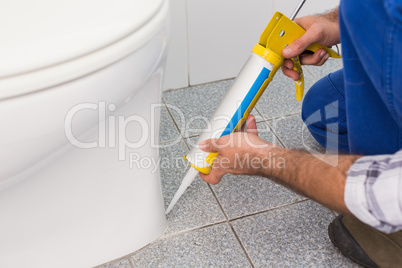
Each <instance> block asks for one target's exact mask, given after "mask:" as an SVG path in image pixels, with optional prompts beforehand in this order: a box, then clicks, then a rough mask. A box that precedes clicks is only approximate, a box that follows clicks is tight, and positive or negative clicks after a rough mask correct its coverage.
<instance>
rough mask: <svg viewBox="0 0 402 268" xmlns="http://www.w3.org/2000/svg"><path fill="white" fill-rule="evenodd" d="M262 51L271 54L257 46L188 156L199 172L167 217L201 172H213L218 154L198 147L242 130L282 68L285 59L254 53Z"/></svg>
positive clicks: (186, 182)
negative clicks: (208, 141) (201, 143)
mask: <svg viewBox="0 0 402 268" xmlns="http://www.w3.org/2000/svg"><path fill="white" fill-rule="evenodd" d="M260 47H261V48H262V50H263V52H265V54H267V53H269V52H266V51H269V50H268V49H266V48H263V47H262V46H260V45H258V44H257V45H256V47H255V48H254V49H253V52H252V53H251V55H250V57H249V59H248V60H247V62H246V64H245V65H244V67H243V68H242V70H241V71H240V73H239V75H238V76H237V78H236V79H235V81H234V83H233V85H232V87H231V88H230V89H229V91H228V92H227V93H226V95H225V97H224V98H223V100H222V102H221V103H220V105H219V107H218V108H217V109H216V111H215V113H214V115H213V116H212V118H211V120H210V122H209V126H208V127H207V128H206V129H205V130H204V131H203V132H202V134H201V135H200V136H199V138H198V140H197V143H196V145H195V146H193V148H192V149H191V151H190V152H189V153H188V154H187V155H186V156H185V158H186V160H187V161H189V162H190V164H191V166H192V167H193V168H194V169H195V170H196V171H195V170H193V169H191V168H190V170H189V171H188V173H187V175H186V176H185V177H184V179H183V181H182V184H181V185H180V188H179V190H178V191H177V192H176V194H175V196H174V197H173V200H172V202H171V203H170V205H169V207H168V209H167V210H166V214H168V213H169V212H170V210H171V209H172V208H173V206H174V204H175V203H176V202H177V200H178V199H179V198H180V196H181V195H182V194H183V193H184V191H185V190H186V188H187V187H188V186H190V184H191V183H192V181H193V180H194V179H195V177H196V176H197V174H198V171H199V172H202V173H205V174H208V173H209V171H210V169H211V166H212V164H213V162H214V159H215V157H216V155H217V153H207V152H204V151H202V150H200V149H199V146H198V145H199V143H200V142H201V141H203V140H207V139H212V138H219V137H222V136H225V135H228V134H230V133H232V132H235V131H237V130H239V129H240V128H241V126H242V125H243V123H244V122H245V120H246V119H247V117H248V115H249V114H250V112H251V110H252V109H253V108H254V106H255V104H256V103H257V101H258V99H259V98H260V96H261V94H262V93H263V92H264V90H265V88H266V87H267V85H268V83H269V82H270V81H271V80H272V77H273V76H274V75H275V72H276V71H277V69H278V68H279V67H280V65H281V64H282V59H281V58H280V57H279V56H276V55H275V54H274V53H271V54H270V56H269V57H263V56H264V55H265V54H264V55H261V56H260V55H257V54H256V53H254V52H255V49H256V48H257V51H258V52H261V48H260ZM259 54H261V53H259ZM267 58H270V59H273V60H272V61H274V63H271V62H269V61H268V60H267ZM275 63H276V64H275Z"/></svg>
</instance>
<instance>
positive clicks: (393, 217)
mask: <svg viewBox="0 0 402 268" xmlns="http://www.w3.org/2000/svg"><path fill="white" fill-rule="evenodd" d="M345 203H346V206H347V207H348V209H349V210H350V212H351V213H352V214H353V215H355V216H356V217H357V218H358V219H360V220H361V221H362V222H364V223H366V224H368V225H370V226H373V227H374V228H376V229H378V230H380V231H382V232H385V233H392V232H396V231H398V230H401V229H402V150H400V151H398V152H397V153H396V154H393V155H376V156H364V157H362V158H360V159H358V160H357V161H356V162H355V163H354V164H353V165H352V166H351V167H350V169H349V171H348V175H347V178H346V185H345Z"/></svg>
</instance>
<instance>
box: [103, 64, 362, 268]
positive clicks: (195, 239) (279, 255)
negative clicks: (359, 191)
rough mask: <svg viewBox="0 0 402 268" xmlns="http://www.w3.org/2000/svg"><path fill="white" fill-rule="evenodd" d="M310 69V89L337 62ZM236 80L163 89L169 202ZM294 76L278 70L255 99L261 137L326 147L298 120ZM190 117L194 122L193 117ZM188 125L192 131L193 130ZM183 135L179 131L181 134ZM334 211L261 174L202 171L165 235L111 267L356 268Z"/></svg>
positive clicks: (164, 172)
mask: <svg viewBox="0 0 402 268" xmlns="http://www.w3.org/2000/svg"><path fill="white" fill-rule="evenodd" d="M340 66H341V64H340V63H339V61H330V62H328V63H327V64H326V65H324V67H322V68H323V69H319V68H315V67H312V68H308V69H305V76H306V87H307V88H306V90H307V89H308V87H309V86H311V85H312V84H313V83H314V82H315V81H316V80H317V79H318V78H319V77H321V76H322V75H325V74H327V73H329V72H331V71H335V70H337V69H338V68H340ZM232 82H233V80H226V81H220V82H215V83H210V84H205V85H200V86H194V87H189V88H184V89H178V90H172V91H168V92H165V93H164V94H163V100H164V104H165V105H166V106H167V109H164V110H163V109H162V114H161V116H162V120H163V122H162V123H161V127H160V133H161V138H160V140H161V143H162V145H163V148H161V150H160V155H161V160H162V161H161V168H162V169H161V177H162V187H163V193H164V200H165V206H166V207H167V205H168V204H169V203H170V201H171V199H172V197H173V195H174V193H175V192H176V190H177V189H178V187H179V185H180V183H181V179H182V178H183V175H184V174H185V172H186V171H187V169H188V168H189V166H188V164H187V163H186V162H185V161H183V158H182V157H183V155H185V154H186V153H187V152H188V150H189V148H190V147H191V144H192V143H194V142H195V141H196V139H197V135H198V133H199V132H200V130H197V129H200V128H202V127H203V121H202V120H200V117H201V116H203V117H205V118H209V117H210V116H211V115H212V113H213V111H214V109H215V108H216V107H217V105H218V104H219V102H220V101H221V99H222V98H223V96H224V94H225V93H226V91H227V90H228V89H229V88H230V85H231V84H232ZM300 104H301V103H297V102H296V101H295V93H294V85H293V82H292V81H291V80H290V79H288V78H286V77H284V76H283V74H281V73H280V72H278V74H277V76H276V77H275V80H274V81H273V82H271V85H270V87H269V88H268V90H267V92H265V93H264V95H263V97H262V99H261V100H260V102H259V103H258V104H257V108H258V109H256V110H255V111H254V112H253V113H254V115H255V116H256V119H257V122H259V123H258V124H257V126H258V129H259V131H260V137H261V138H263V139H265V140H267V141H269V142H272V143H275V144H278V145H280V146H285V147H289V148H299V149H300V148H304V149H305V146H306V145H307V146H308V147H309V148H313V149H314V150H316V151H318V152H323V148H321V147H320V146H319V145H318V144H317V143H316V142H315V141H314V139H313V138H312V137H311V136H310V134H309V133H308V131H306V129H305V128H304V129H303V127H302V126H303V123H302V121H301V120H300V107H301V105H300ZM192 118H198V119H197V120H193V121H189V120H190V119H192ZM190 128H191V129H190ZM180 134H181V135H180ZM302 137H303V138H302ZM333 217H334V214H333V213H332V212H331V211H329V210H327V209H325V208H323V207H321V206H320V205H318V204H316V203H314V202H313V201H310V200H307V199H305V198H304V197H302V196H299V195H297V194H295V193H292V192H291V191H290V190H288V189H286V188H284V187H282V186H280V185H277V184H275V183H273V182H272V181H271V180H269V179H266V178H260V177H247V176H234V175H226V176H225V177H224V178H223V180H222V181H221V183H220V184H218V185H208V184H207V183H205V182H203V181H202V180H201V179H200V178H199V177H197V179H196V180H195V181H194V182H193V184H192V185H191V186H190V187H189V188H188V189H187V191H186V192H185V193H184V195H183V196H182V198H181V199H180V200H179V202H178V203H177V204H176V206H175V207H174V208H173V210H172V212H171V213H170V214H169V215H168V217H167V218H168V229H167V231H166V233H165V235H164V236H162V237H161V238H160V239H158V240H157V241H155V242H153V243H151V244H150V245H148V246H147V247H145V248H143V249H141V250H139V251H137V252H134V253H133V254H130V255H129V256H126V257H125V258H123V259H120V260H118V261H116V262H111V263H108V264H106V265H104V266H103V267H104V268H109V267H306V266H309V267H353V266H356V265H355V264H354V263H352V262H351V261H349V260H348V259H346V258H345V257H343V256H342V255H341V254H340V253H339V252H338V251H337V249H335V248H334V247H333V246H332V244H331V242H330V241H329V239H328V237H327V225H328V223H329V222H330V221H331V220H332V218H333Z"/></svg>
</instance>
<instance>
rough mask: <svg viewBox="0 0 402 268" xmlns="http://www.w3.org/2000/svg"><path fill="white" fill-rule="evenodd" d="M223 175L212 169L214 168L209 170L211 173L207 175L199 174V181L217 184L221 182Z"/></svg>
mask: <svg viewBox="0 0 402 268" xmlns="http://www.w3.org/2000/svg"><path fill="white" fill-rule="evenodd" d="M223 175H224V174H221V173H220V172H219V169H214V168H212V169H211V172H209V174H208V175H205V174H204V173H201V172H200V177H201V179H202V180H203V181H205V182H207V183H210V184H213V185H216V184H218V183H219V182H220V181H221V179H222V177H223Z"/></svg>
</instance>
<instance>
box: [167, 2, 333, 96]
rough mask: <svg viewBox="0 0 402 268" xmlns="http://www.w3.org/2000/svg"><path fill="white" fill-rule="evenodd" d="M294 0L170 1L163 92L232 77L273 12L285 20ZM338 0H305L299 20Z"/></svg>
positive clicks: (293, 6) (291, 10)
mask: <svg viewBox="0 0 402 268" xmlns="http://www.w3.org/2000/svg"><path fill="white" fill-rule="evenodd" d="M299 1H300V0H287V1H283V0H272V1H266V0H253V1H249V2H247V1H240V0H238V1H233V0H219V1H214V0H170V5H171V16H170V20H171V33H170V47H169V52H168V59H167V66H166V74H165V81H164V87H163V89H164V90H165V89H175V88H182V87H187V86H188V85H189V84H190V85H197V84H202V83H208V82H213V81H218V80H222V79H228V78H233V77H236V76H237V74H238V73H239V71H240V69H241V67H242V66H243V64H244V63H245V61H246V59H247V57H248V55H249V53H250V50H251V49H252V47H253V46H254V44H255V43H256V42H257V41H258V39H259V36H260V34H261V32H262V30H263V29H264V27H265V26H266V24H267V23H268V21H269V19H270V18H271V16H272V14H273V12H274V11H280V12H282V13H284V14H285V15H287V16H290V15H291V14H292V12H293V10H294V9H295V7H296V6H297V4H298V3H299ZM339 2H340V0H325V1H324V0H308V1H306V3H305V5H304V7H303V9H302V10H301V12H300V14H299V16H304V15H311V14H316V13H322V12H324V11H326V10H329V9H332V8H334V7H336V6H338V5H339Z"/></svg>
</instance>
